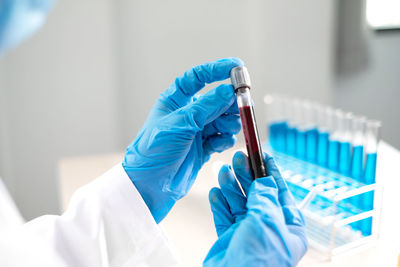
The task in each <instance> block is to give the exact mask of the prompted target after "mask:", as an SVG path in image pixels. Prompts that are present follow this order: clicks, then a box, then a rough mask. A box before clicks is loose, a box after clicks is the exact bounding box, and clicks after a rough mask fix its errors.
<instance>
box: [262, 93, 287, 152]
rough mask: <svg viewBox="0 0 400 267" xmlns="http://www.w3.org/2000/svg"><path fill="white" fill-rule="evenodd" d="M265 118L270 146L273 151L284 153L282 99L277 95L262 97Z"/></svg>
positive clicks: (284, 127)
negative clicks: (266, 119)
mask: <svg viewBox="0 0 400 267" xmlns="http://www.w3.org/2000/svg"><path fill="white" fill-rule="evenodd" d="M264 103H265V106H266V109H265V110H266V116H267V118H268V126H267V128H268V131H269V141H270V145H271V147H272V148H273V149H274V150H277V151H281V152H284V151H285V146H286V144H285V143H286V141H285V137H286V130H287V122H286V118H285V112H284V101H283V97H281V96H279V95H266V96H265V97H264Z"/></svg>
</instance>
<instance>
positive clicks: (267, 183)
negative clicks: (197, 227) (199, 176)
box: [204, 152, 308, 267]
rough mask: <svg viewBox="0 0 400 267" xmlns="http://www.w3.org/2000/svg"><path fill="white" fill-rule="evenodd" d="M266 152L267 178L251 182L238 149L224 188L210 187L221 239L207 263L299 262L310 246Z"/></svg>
mask: <svg viewBox="0 0 400 267" xmlns="http://www.w3.org/2000/svg"><path fill="white" fill-rule="evenodd" d="M264 156H265V163H266V167H267V173H268V175H269V176H268V177H263V178H259V179H256V180H254V181H253V179H252V176H251V172H250V167H249V165H248V161H247V157H246V155H244V154H243V153H241V152H237V153H236V154H235V156H234V157H233V164H232V165H233V169H234V171H235V174H236V177H237V179H238V181H239V182H240V184H241V186H242V188H243V190H244V192H245V194H246V195H247V199H246V197H245V196H244V195H243V194H242V192H241V190H240V188H239V186H238V183H237V182H236V180H235V176H234V174H233V172H232V169H231V168H230V166H223V167H222V168H221V170H220V172H219V176H218V180H219V184H220V187H221V189H219V188H213V189H211V191H210V203H211V210H212V212H213V215H214V223H215V228H216V230H217V234H218V240H217V241H216V242H215V244H214V245H213V247H212V248H211V250H210V251H209V253H208V255H207V257H206V259H205V260H204V266H213V267H215V266H295V265H296V264H297V263H298V262H299V260H300V259H301V258H302V257H303V255H304V254H305V252H306V251H307V246H308V245H307V239H306V235H305V232H304V220H303V217H302V215H301V213H300V211H299V210H298V209H297V207H296V205H295V203H294V200H293V198H292V195H291V193H290V191H289V190H288V188H287V185H286V183H285V181H284V180H283V178H282V176H281V174H280V173H279V170H278V168H277V166H276V165H275V162H274V160H273V158H271V157H269V156H268V155H264Z"/></svg>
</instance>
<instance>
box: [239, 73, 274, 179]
mask: <svg viewBox="0 0 400 267" xmlns="http://www.w3.org/2000/svg"><path fill="white" fill-rule="evenodd" d="M231 81H232V85H233V88H234V89H235V94H236V98H237V103H238V106H239V112H240V118H241V121H242V126H243V134H244V138H245V141H246V148H247V154H248V157H249V161H250V167H251V171H252V174H253V177H254V179H257V178H261V177H266V176H267V171H266V168H265V163H264V158H263V155H262V150H261V145H260V139H259V137H258V130H257V124H256V118H255V115H254V107H253V100H252V98H251V95H250V87H251V83H250V76H249V73H248V71H247V68H246V67H236V68H233V69H232V70H231Z"/></svg>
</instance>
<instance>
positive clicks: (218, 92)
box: [176, 84, 235, 131]
mask: <svg viewBox="0 0 400 267" xmlns="http://www.w3.org/2000/svg"><path fill="white" fill-rule="evenodd" d="M234 100H235V96H234V91H233V87H232V85H229V84H221V85H220V86H218V87H217V88H215V89H213V90H211V91H209V92H207V93H206V94H204V95H202V96H200V97H199V98H198V99H197V100H196V101H195V102H193V103H191V104H189V105H187V106H185V107H183V108H181V109H179V110H177V111H176V112H179V113H181V114H183V115H184V119H185V124H186V125H188V126H189V127H191V128H192V129H195V130H197V131H201V130H203V129H204V126H205V125H206V124H209V123H210V122H212V121H213V120H215V119H216V118H218V117H219V116H221V115H222V114H224V112H225V111H226V110H228V109H229V107H230V106H231V105H232V103H233V102H234Z"/></svg>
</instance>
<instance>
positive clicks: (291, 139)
mask: <svg viewBox="0 0 400 267" xmlns="http://www.w3.org/2000/svg"><path fill="white" fill-rule="evenodd" d="M295 102H296V100H294V99H286V103H285V110H286V116H287V118H288V121H287V124H288V127H287V130H286V152H287V153H288V154H289V155H292V156H294V155H295V154H296V132H297V130H296V120H295Z"/></svg>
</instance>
